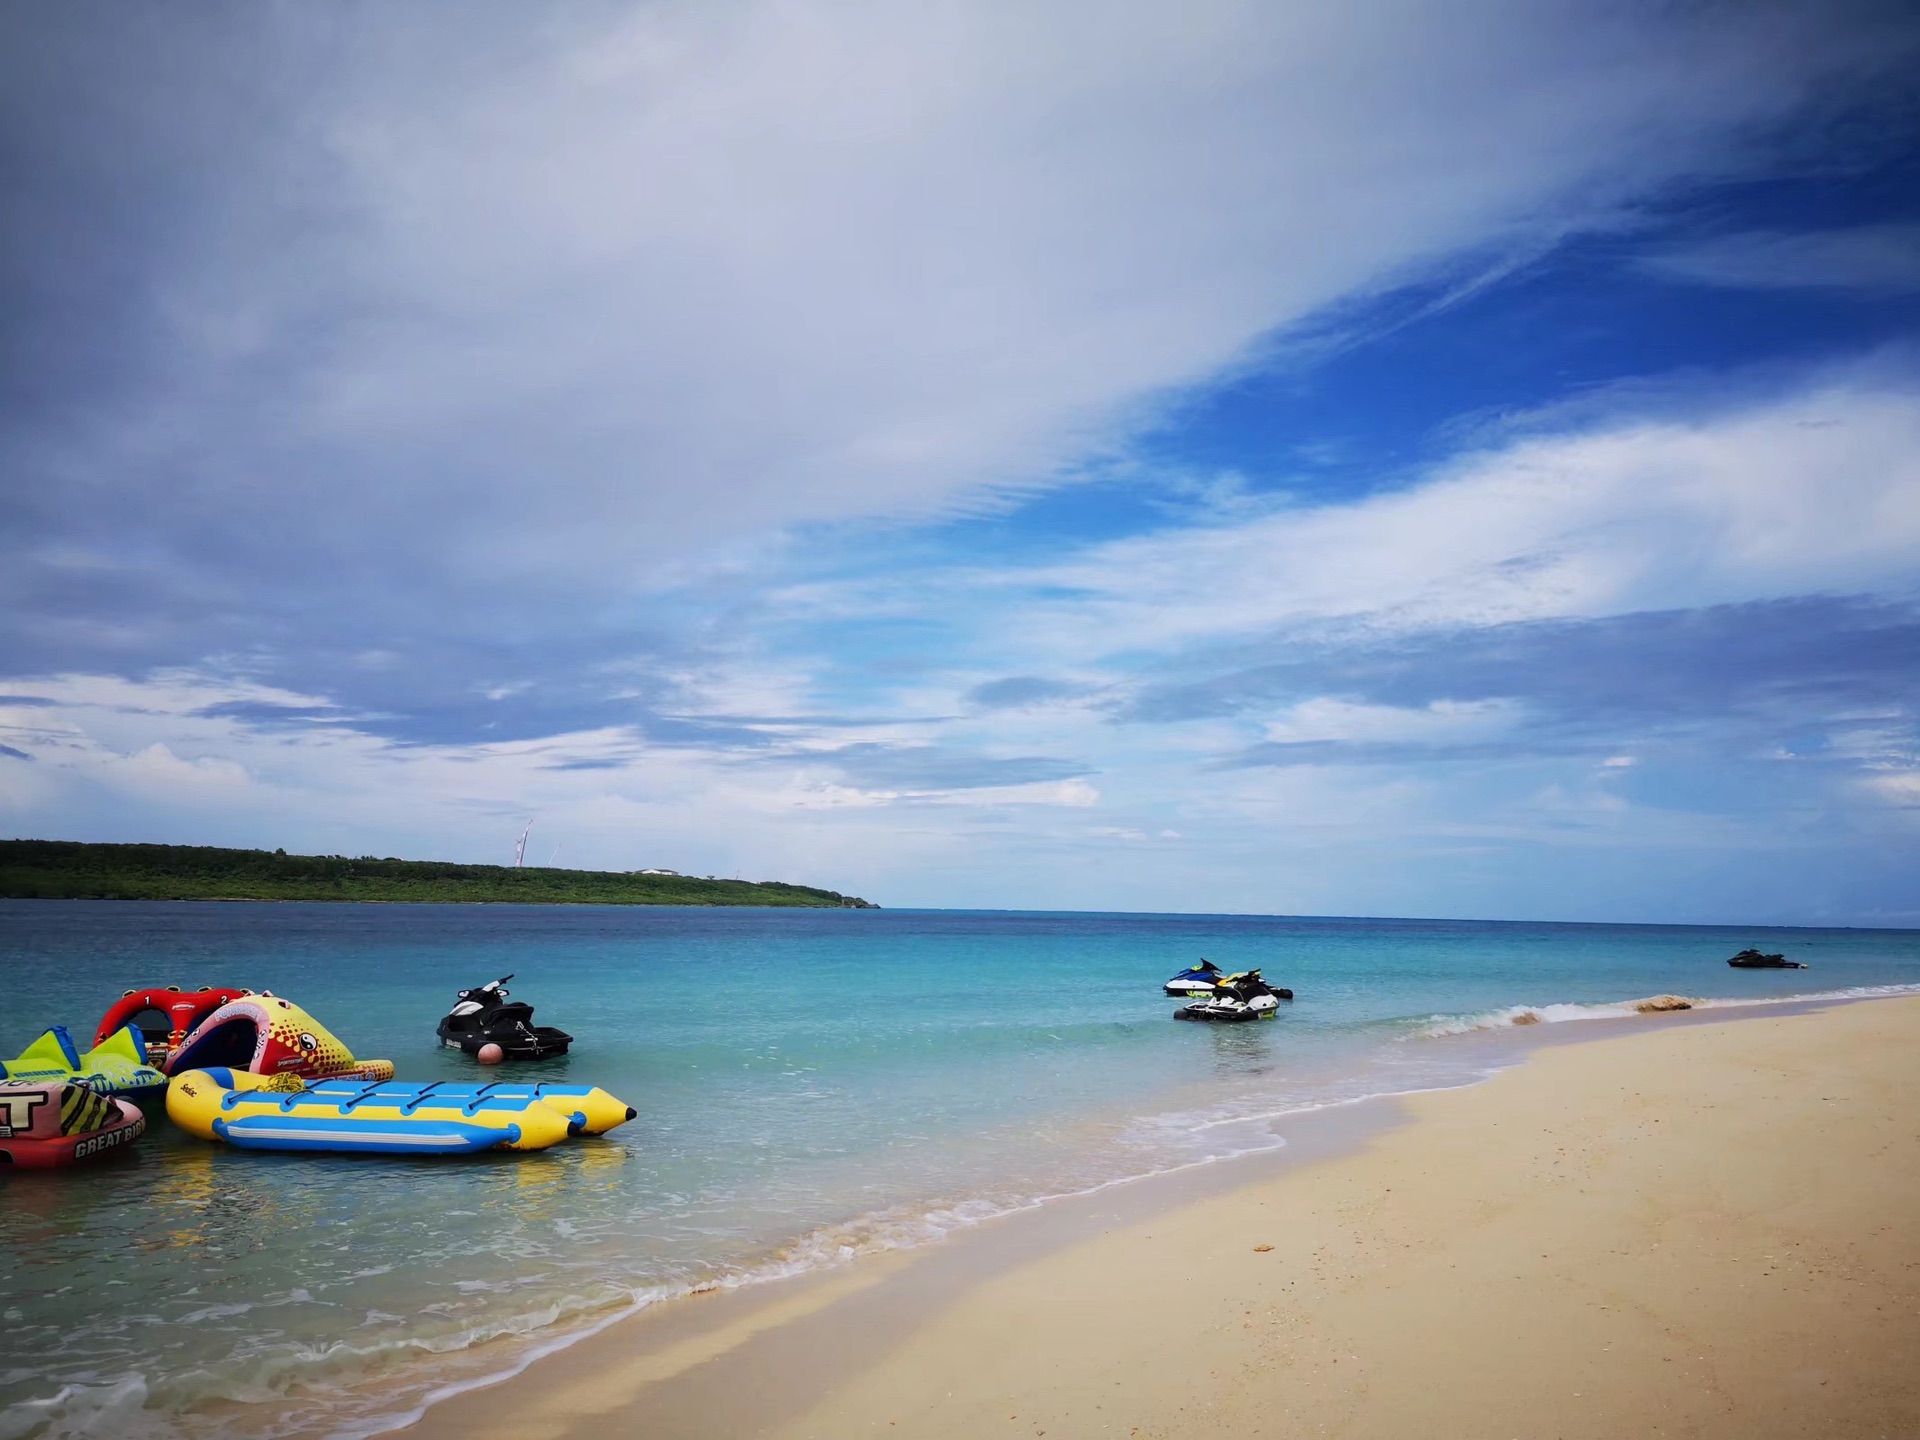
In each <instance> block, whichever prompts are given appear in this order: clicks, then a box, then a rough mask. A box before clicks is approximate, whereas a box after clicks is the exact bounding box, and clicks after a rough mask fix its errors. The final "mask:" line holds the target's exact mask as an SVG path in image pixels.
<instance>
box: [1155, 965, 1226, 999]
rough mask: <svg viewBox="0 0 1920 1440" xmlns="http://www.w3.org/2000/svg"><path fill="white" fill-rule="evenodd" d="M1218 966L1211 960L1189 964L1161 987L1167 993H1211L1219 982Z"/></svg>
mask: <svg viewBox="0 0 1920 1440" xmlns="http://www.w3.org/2000/svg"><path fill="white" fill-rule="evenodd" d="M1220 979H1221V975H1220V967H1219V966H1218V965H1216V964H1214V963H1213V962H1212V961H1211V960H1202V961H1201V962H1200V963H1199V964H1197V965H1189V966H1188V967H1187V968H1186V969H1184V970H1182V971H1181V972H1180V973H1179V974H1178V975H1176V976H1174V977H1173V978H1172V979H1171V980H1169V981H1167V983H1166V984H1165V985H1164V986H1163V987H1161V988H1163V989H1164V990H1165V991H1166V992H1167V994H1169V995H1211V994H1212V993H1213V990H1214V987H1215V986H1216V985H1218V984H1219V983H1220Z"/></svg>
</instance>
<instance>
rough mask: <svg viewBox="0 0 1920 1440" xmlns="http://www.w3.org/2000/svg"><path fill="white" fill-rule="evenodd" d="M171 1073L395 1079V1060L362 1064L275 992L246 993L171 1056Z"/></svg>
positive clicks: (195, 1031)
mask: <svg viewBox="0 0 1920 1440" xmlns="http://www.w3.org/2000/svg"><path fill="white" fill-rule="evenodd" d="M166 1069H167V1073H168V1074H169V1075H178V1074H180V1073H181V1072H183V1071H186V1070H210V1069H232V1070H246V1071H250V1072H251V1073H253V1074H255V1075H297V1076H300V1077H301V1078H303V1079H308V1080H320V1079H324V1078H326V1077H327V1076H329V1075H343V1076H353V1077H357V1078H359V1079H363V1080H391V1079H392V1078H393V1062H392V1061H391V1060H356V1059H354V1056H353V1052H352V1051H351V1050H349V1049H347V1047H346V1046H345V1045H343V1044H342V1043H341V1042H340V1041H339V1039H337V1038H336V1037H335V1036H334V1034H333V1032H332V1031H331V1030H329V1029H327V1027H326V1026H324V1025H322V1024H321V1023H320V1022H319V1021H318V1020H316V1019H314V1018H313V1017H312V1016H311V1015H309V1014H308V1013H307V1012H306V1011H304V1010H302V1009H301V1008H300V1007H299V1006H298V1005H296V1004H294V1003H293V1002H292V1001H291V1000H282V999H281V998H280V997H279V996H278V995H275V994H274V993H273V992H272V991H268V990H263V991H261V992H260V993H259V994H257V995H254V994H247V995H242V996H241V997H240V998H239V999H238V1000H229V1001H228V1002H227V1003H226V1004H225V1005H222V1006H221V1007H220V1008H219V1009H217V1010H215V1011H213V1012H212V1013H211V1014H209V1015H208V1016H207V1017H206V1018H205V1019H203V1020H202V1021H201V1022H200V1023H199V1024H198V1025H196V1026H195V1027H194V1029H193V1033H192V1034H190V1035H188V1036H187V1038H186V1041H185V1043H183V1044H182V1045H181V1046H180V1048H179V1049H178V1050H176V1051H174V1052H173V1054H172V1055H170V1056H168V1057H167V1065H166Z"/></svg>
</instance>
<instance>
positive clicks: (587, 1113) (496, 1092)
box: [307, 1080, 635, 1135]
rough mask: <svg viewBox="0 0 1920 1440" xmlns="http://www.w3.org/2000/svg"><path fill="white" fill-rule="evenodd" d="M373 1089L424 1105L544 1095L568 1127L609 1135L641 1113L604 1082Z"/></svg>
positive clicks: (329, 1092) (331, 1083)
mask: <svg viewBox="0 0 1920 1440" xmlns="http://www.w3.org/2000/svg"><path fill="white" fill-rule="evenodd" d="M366 1090H367V1087H365V1086H362V1085H360V1084H358V1083H357V1082H355V1081H352V1080H310V1081H308V1082H307V1093H308V1094H309V1095H316V1096H320V1097H323V1098H328V1099H338V1098H339V1097H342V1096H346V1095H349V1094H359V1093H361V1092H363V1091H366ZM371 1093H372V1094H373V1095H374V1096H375V1097H377V1098H379V1099H381V1100H383V1101H386V1100H392V1101H395V1102H396V1103H400V1104H408V1105H421V1104H425V1103H428V1102H429V1101H431V1102H432V1103H433V1104H436V1105H442V1104H454V1105H470V1104H472V1103H473V1101H474V1100H476V1099H485V1098H493V1099H500V1100H529V1099H531V1100H543V1101H545V1102H546V1103H547V1104H548V1105H551V1106H552V1107H553V1108H554V1109H555V1110H558V1111H559V1112H560V1113H561V1114H562V1115H564V1116H565V1117H566V1119H567V1128H568V1130H569V1131H571V1132H572V1133H573V1134H575V1135H604V1134H606V1133H607V1131H609V1130H611V1129H613V1127H614V1126H616V1125H624V1124H626V1123H627V1121H629V1120H631V1119H633V1117H634V1114H635V1112H634V1109H633V1107H632V1106H631V1105H629V1104H627V1103H626V1102H625V1101H623V1100H617V1099H615V1098H614V1097H613V1096H611V1095H609V1094H608V1093H607V1092H606V1091H604V1090H602V1089H601V1088H600V1087H599V1086H598V1085H560V1084H556V1083H554V1082H551V1081H547V1080H537V1081H532V1082H529V1083H526V1084H519V1083H516V1082H514V1081H511V1080H496V1081H494V1082H492V1083H491V1084H482V1083H481V1082H479V1081H477V1080H432V1081H428V1082H427V1083H425V1084H416V1083H413V1082H411V1081H406V1080H389V1081H387V1082H386V1083H385V1084H382V1085H379V1086H377V1087H375V1088H374V1089H373V1090H372V1091H371Z"/></svg>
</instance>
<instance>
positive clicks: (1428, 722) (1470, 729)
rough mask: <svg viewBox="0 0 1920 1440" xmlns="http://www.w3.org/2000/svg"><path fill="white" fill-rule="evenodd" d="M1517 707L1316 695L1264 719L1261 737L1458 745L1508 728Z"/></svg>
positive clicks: (1285, 741)
mask: <svg viewBox="0 0 1920 1440" xmlns="http://www.w3.org/2000/svg"><path fill="white" fill-rule="evenodd" d="M1518 719H1520V714H1519V707H1518V706H1516V705H1515V704H1513V703H1512V702H1511V701H1506V700H1469V701H1463V700H1436V701H1434V702H1433V703H1432V704H1431V705H1423V706H1418V707H1408V706H1398V705H1361V704H1356V703H1354V702H1353V701H1350V700H1336V699H1333V698H1330V697H1327V696H1321V697H1319V698H1317V699H1313V700H1303V701H1301V702H1300V703H1299V704H1297V705H1292V706H1289V707H1288V709H1287V711H1286V713H1285V714H1284V715H1282V716H1280V717H1279V718H1277V719H1273V720H1269V721H1267V722H1266V726H1265V729H1266V738H1267V739H1268V740H1271V741H1275V742H1277V743H1281V744H1301V743H1308V742H1312V741H1319V740H1346V741H1370V742H1375V743H1380V742H1385V743H1405V742H1412V743H1415V744H1421V745H1437V744H1460V743H1463V742H1467V741H1477V740H1488V739H1492V738H1494V737H1496V736H1499V735H1501V734H1503V733H1505V732H1506V731H1508V730H1510V729H1511V728H1512V727H1513V725H1514V724H1515V722H1516V721H1517V720H1518Z"/></svg>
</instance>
